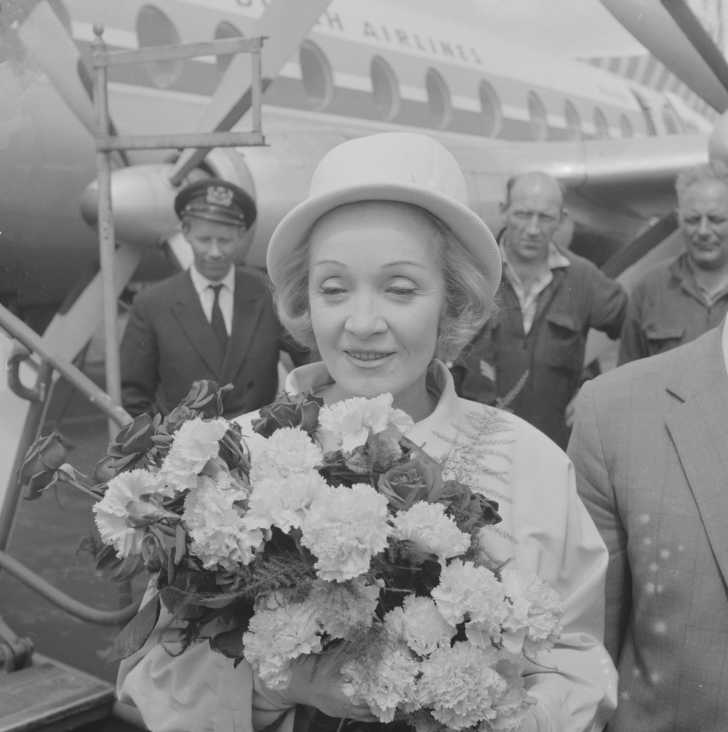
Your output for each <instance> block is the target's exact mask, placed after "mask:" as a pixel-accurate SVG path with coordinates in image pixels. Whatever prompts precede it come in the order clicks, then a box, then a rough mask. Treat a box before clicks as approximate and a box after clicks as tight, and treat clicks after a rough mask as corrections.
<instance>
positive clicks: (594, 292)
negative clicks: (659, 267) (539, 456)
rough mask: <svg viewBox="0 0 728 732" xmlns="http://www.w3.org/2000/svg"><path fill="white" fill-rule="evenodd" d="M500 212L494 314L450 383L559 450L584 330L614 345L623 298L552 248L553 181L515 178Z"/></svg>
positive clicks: (577, 260)
mask: <svg viewBox="0 0 728 732" xmlns="http://www.w3.org/2000/svg"><path fill="white" fill-rule="evenodd" d="M503 213H504V216H505V227H504V229H503V231H502V233H501V237H500V243H501V249H502V253H503V261H504V267H503V279H502V282H501V287H500V290H499V293H498V306H499V311H498V313H497V314H496V315H495V316H494V317H493V318H491V320H490V321H489V322H488V323H487V324H486V326H485V327H484V328H483V330H482V331H481V332H480V333H479V334H478V336H476V338H475V339H474V340H473V342H472V343H471V344H470V346H469V347H468V348H466V349H465V351H464V352H463V354H462V355H461V357H460V358H459V359H458V361H457V362H456V364H455V365H454V368H453V370H454V373H455V376H456V383H457V384H458V390H459V392H460V394H461V395H462V396H464V397H467V398H469V399H474V400H476V401H480V402H484V403H488V404H498V405H499V406H503V407H506V408H509V409H511V410H512V411H514V412H515V413H516V414H517V415H519V416H520V417H523V418H524V419H525V420H527V421H528V422H530V423H531V424H533V425H534V426H535V427H538V428H539V429H540V430H542V431H543V432H545V433H546V434H547V435H548V436H549V437H551V439H552V440H554V442H556V443H557V444H558V445H559V446H561V447H562V448H565V447H566V444H567V442H568V439H569V425H568V424H567V421H568V420H567V408H568V407H569V406H570V404H571V401H572V399H573V398H574V396H575V395H576V393H577V391H578V389H579V386H580V383H581V378H582V371H583V367H584V349H585V345H586V337H587V333H588V331H589V328H597V329H599V330H602V331H604V332H605V333H606V334H607V335H608V336H609V337H610V338H616V337H618V336H619V332H620V328H621V326H622V321H623V320H624V314H625V309H626V307H627V295H626V293H625V292H624V290H623V289H622V287H621V286H620V285H619V284H618V283H617V282H615V281H613V280H611V279H609V278H608V277H606V276H605V275H604V274H602V273H601V272H600V271H599V269H597V267H595V266H594V265H593V264H592V263H591V262H589V261H588V260H586V259H583V258H582V257H579V256H577V255H575V254H572V253H571V252H566V251H562V250H561V249H559V248H558V247H557V246H556V245H555V244H554V243H553V237H554V234H555V233H556V230H557V229H558V227H559V224H560V222H561V219H562V217H563V216H564V211H563V194H562V191H561V188H560V186H559V184H558V182H557V181H555V180H554V179H553V178H551V177H550V176H548V175H546V174H544V173H539V172H532V173H526V174H523V175H520V176H518V177H516V178H513V179H511V181H509V184H508V187H507V191H506V201H505V203H504V204H503Z"/></svg>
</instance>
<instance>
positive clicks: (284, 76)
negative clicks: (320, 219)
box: [0, 0, 728, 551]
mask: <svg viewBox="0 0 728 732" xmlns="http://www.w3.org/2000/svg"><path fill="white" fill-rule="evenodd" d="M605 4H607V5H608V4H609V3H607V2H606V0H605ZM610 9H611V8H610ZM283 19H285V20H286V22H285V23H283ZM625 22H627V23H631V24H632V25H634V22H635V21H634V18H632V19H631V20H630V19H629V18H628V19H627V20H626V21H625ZM97 24H102V26H103V34H102V36H101V37H102V38H103V41H104V43H105V44H106V46H107V47H108V49H110V50H127V49H135V48H139V47H147V46H158V45H177V44H181V43H192V42H200V41H205V40H211V39H216V38H217V39H221V38H231V37H235V36H238V35H243V36H246V37H248V36H256V35H266V33H263V32H262V31H266V30H268V31H271V30H272V31H274V32H272V33H269V34H268V35H270V37H269V39H268V40H266V45H264V54H263V55H264V67H263V75H264V82H265V86H266V91H265V95H264V98H263V130H264V134H265V139H266V142H267V145H266V146H259V147H246V148H235V149H230V148H227V149H215V150H212V151H211V152H209V154H207V155H197V154H195V153H194V152H192V151H189V150H185V151H178V150H177V151H175V150H172V151H170V150H164V151H143V152H138V151H137V152H127V153H125V154H122V155H119V156H115V158H114V166H115V170H114V172H113V175H112V188H113V210H114V227H115V233H116V237H117V239H118V241H119V243H120V246H119V249H118V251H117V254H118V257H117V259H118V261H117V265H119V266H118V268H117V289H118V290H119V291H121V290H123V289H124V287H125V286H126V284H127V283H128V282H129V281H130V280H131V279H132V277H133V278H134V279H135V280H137V281H141V282H144V281H150V280H154V279H158V278H160V277H162V276H165V275H166V274H168V273H170V272H171V271H173V269H174V268H175V267H178V266H184V264H185V262H187V261H188V258H189V253H188V252H187V251H186V250H185V247H184V242H183V240H182V239H181V237H180V234H179V231H178V228H177V222H176V220H175V218H174V214H173V209H172V199H173V196H174V193H175V190H176V188H177V187H178V186H179V184H180V183H181V182H182V181H184V180H189V179H190V178H191V177H195V176H200V175H210V174H214V175H219V176H221V177H224V178H227V179H230V180H232V181H234V182H236V183H238V184H239V185H241V186H242V187H243V188H246V189H247V190H248V191H249V192H251V193H252V194H253V195H254V197H255V198H256V201H257V204H258V210H259V216H258V220H257V223H256V227H255V231H254V234H253V236H254V239H253V245H252V248H251V250H250V254H249V258H248V263H249V264H252V265H254V266H256V265H257V266H262V265H263V262H264V255H265V246H266V242H267V240H268V238H269V236H270V233H271V232H272V230H273V228H274V226H275V224H276V223H277V221H278V220H280V218H281V217H282V216H283V215H284V213H285V212H286V211H287V210H288V209H290V208H291V207H292V206H293V205H294V204H295V203H297V202H298V201H300V200H301V199H302V198H303V197H304V196H305V193H306V189H307V185H308V181H309V179H310V176H311V173H312V171H313V169H314V167H315V165H316V164H317V162H318V160H319V159H320V158H321V156H322V155H323V154H324V153H325V152H326V151H327V150H328V149H329V148H330V147H332V146H334V145H335V144H337V143H339V142H341V141H342V140H343V139H346V138H348V137H355V136H360V135H365V134H370V133H374V132H378V131H383V130H395V129H396V130H402V129H409V130H417V131H424V132H427V133H428V134H432V135H433V136H435V137H437V138H438V139H439V140H441V141H442V142H443V143H444V144H445V145H446V146H447V147H448V148H449V149H450V150H451V151H452V152H453V154H454V155H455V157H456V158H457V159H458V160H459V162H460V163H461V165H462V167H463V169H464V171H465V173H466V177H467V180H468V185H469V190H470V195H471V205H472V207H473V208H474V209H475V210H476V211H477V212H478V213H479V214H480V215H481V216H482V217H483V218H484V219H485V221H486V222H487V223H488V224H489V225H491V227H492V228H494V229H497V228H498V226H499V223H500V221H499V203H500V201H501V200H502V196H503V190H504V185H505V182H506V180H507V179H508V178H509V177H510V176H511V175H513V174H514V173H517V172H519V171H524V170H531V169H541V170H544V171H546V172H549V173H551V174H552V175H554V176H555V177H556V178H558V179H559V180H560V181H561V182H562V183H563V185H564V187H565V190H566V207H567V210H568V212H569V218H568V222H569V223H568V228H567V229H566V230H565V231H564V232H563V236H564V241H565V242H566V243H568V244H569V245H570V246H572V248H573V249H574V250H575V251H579V252H582V253H586V254H587V255H588V256H591V257H592V258H593V259H594V260H595V261H597V262H598V263H600V264H605V263H606V264H608V263H609V262H610V261H613V260H614V259H615V258H616V259H619V258H620V256H621V255H622V253H623V252H624V251H625V249H629V245H630V243H631V242H634V241H635V240H640V239H641V238H642V237H644V236H648V238H649V234H650V232H653V234H655V233H656V234H659V236H660V238H659V243H658V245H657V246H654V244H655V243H657V242H656V241H651V242H650V243H649V246H648V247H643V248H640V249H638V251H639V253H640V254H643V253H644V252H645V251H646V249H648V248H649V250H650V251H649V253H648V254H646V255H645V256H643V257H641V259H640V260H639V262H637V263H636V264H635V262H634V258H632V259H630V258H629V257H628V258H627V259H626V260H625V259H624V258H622V266H623V268H625V267H627V265H632V266H631V267H627V269H626V271H625V272H624V275H623V276H624V277H625V280H626V281H627V282H628V281H629V278H630V276H631V277H634V276H636V274H637V273H638V272H639V270H640V268H641V267H644V266H646V263H648V262H652V261H656V260H657V259H658V258H661V257H665V256H669V255H670V254H672V253H674V252H675V251H676V248H677V247H678V246H679V238H678V237H675V236H671V229H670V228H669V227H668V228H667V229H665V228H664V227H663V228H660V226H659V224H660V222H662V221H664V217H665V216H666V215H667V214H669V212H670V211H671V210H672V208H673V207H674V198H673V192H672V183H673V180H674V177H675V175H676V174H677V173H678V172H679V171H680V170H681V169H683V168H685V167H687V166H690V165H695V164H698V163H701V162H705V161H707V159H708V144H707V143H708V135H709V134H710V133H711V131H712V130H713V129H714V128H713V119H709V118H707V117H705V116H704V115H703V114H702V113H701V112H699V111H697V110H695V109H691V107H690V106H689V105H687V104H686V103H684V102H682V101H681V100H679V99H678V98H676V97H675V96H673V95H670V94H668V93H664V92H660V91H658V90H656V89H653V88H650V87H647V86H644V85H641V84H639V83H637V82H635V81H634V80H629V79H625V78H622V77H618V76H615V75H614V74H610V73H608V72H606V71H604V70H601V69H597V68H593V67H590V66H588V65H586V64H584V63H581V62H579V61H570V60H566V59H563V58H561V59H554V58H550V57H545V56H544V55H543V54H539V53H537V52H535V51H533V50H531V49H526V48H520V47H518V46H517V45H516V44H514V43H512V42H510V41H509V40H508V39H504V38H501V37H500V36H499V34H498V29H497V28H488V27H486V28H472V27H464V26H459V25H457V24H456V23H453V22H439V21H438V22H434V21H433V20H432V19H431V18H428V17H426V16H419V15H417V14H413V13H411V12H403V11H398V10H397V8H396V4H394V3H391V2H385V0H368V2H367V3H361V2H356V0H333V1H332V2H321V1H320V0H318V1H316V0H308V1H307V2H302V0H297V1H296V3H295V6H294V5H292V4H291V3H288V4H285V3H284V2H282V0H278V1H277V2H276V0H154V2H153V3H152V2H147V1H145V0H125V1H124V2H123V3H119V2H113V1H112V0H40V1H39V2H38V0H31V1H30V2H24V1H23V0H17V1H16V2H15V3H12V2H7V1H6V2H3V3H2V4H1V5H0V166H2V167H1V169H2V170H3V176H2V178H1V179H0V229H1V230H2V233H0V302H2V303H3V304H4V305H7V306H9V307H10V308H11V309H12V310H13V311H14V312H16V313H18V314H20V315H21V316H22V318H23V319H24V320H25V321H26V322H28V323H30V324H32V325H33V326H34V327H35V329H36V330H37V331H39V332H43V336H42V343H43V344H44V345H45V346H46V349H47V350H48V351H49V352H50V353H52V354H55V355H56V356H57V357H58V358H59V359H62V360H66V361H71V360H72V359H73V358H75V357H76V356H77V354H78V353H79V352H80V351H81V349H82V348H83V347H84V345H85V344H86V343H87V342H88V340H89V339H90V337H91V335H92V334H93V332H94V331H95V329H96V328H97V326H98V323H99V322H100V319H101V306H100V303H101V299H100V290H99V288H98V275H96V271H97V269H98V265H97V259H98V242H97V237H96V234H95V232H94V230H93V225H94V224H95V223H96V216H97V211H96V203H97V187H96V184H95V182H94V181H95V180H96V176H97V168H96V164H95V162H96V160H95V143H94V132H95V118H94V114H93V107H92V105H91V102H90V100H89V98H88V96H87V93H86V89H85V87H84V83H87V82H88V77H89V72H88V68H89V67H90V60H91V57H92V53H93V48H94V44H95V43H97V42H98V35H97V34H96V32H95V26H96V25H97ZM284 28H285V32H284ZM96 30H98V29H96ZM658 51H659V56H660V57H661V58H662V60H663V62H666V65H668V64H671V63H672V61H671V59H670V58H669V54H666V53H665V50H664V48H662V49H657V50H656V51H655V55H658ZM266 53H268V55H267V56H266ZM84 69H85V71H84ZM678 71H679V70H676V71H675V73H676V74H677V73H678ZM233 72H234V73H233ZM678 75H679V74H678ZM248 78H249V68H248V67H247V66H246V61H245V60H244V59H242V58H238V57H236V58H229V57H218V58H211V57H203V58H199V59H193V60H185V61H177V60H175V61H163V62H152V63H148V64H146V65H142V66H132V65H130V66H124V67H118V68H116V69H114V70H112V73H111V75H110V79H109V95H110V109H111V116H112V119H113V124H114V127H115V128H116V129H117V130H119V131H120V132H122V133H124V134H132V133H137V134H163V133H169V132H192V131H195V130H212V129H230V127H232V126H233V125H235V124H237V123H238V117H239V115H237V116H236V115H235V114H230V110H231V109H232V108H235V107H241V98H242V96H244V95H243V94H242V91H244V90H245V88H246V86H247V84H248ZM241 80H242V81H241ZM691 83H693V84H695V85H696V87H697V86H699V85H698V84H697V83H696V82H695V80H691ZM700 91H701V96H702V97H703V98H705V97H707V98H708V100H709V102H710V103H711V105H712V106H713V107H714V108H716V109H718V110H719V111H722V109H724V108H725V107H726V106H728V96H726V98H725V99H724V98H722V97H721V96H720V92H721V91H722V93H723V94H726V93H725V90H724V89H723V88H722V87H721V88H719V89H718V92H716V91H715V90H704V89H700ZM242 111H244V105H242ZM245 124H246V120H245V119H243V121H242V122H241V123H240V126H241V128H245ZM716 129H718V132H719V134H718V136H717V138H716V137H715V133H713V134H714V141H715V140H716V139H718V141H719V142H720V141H728V131H727V130H725V129H723V128H722V127H720V126H719V127H718V128H716ZM716 144H717V143H716ZM171 179H172V180H171ZM89 223H90V224H91V225H92V226H89ZM651 238H652V239H655V235H653V236H652V237H651ZM663 239H664V241H662V240H663ZM95 275H96V279H94V280H92V282H91V284H89V280H90V279H91V278H93V277H94V276H95ZM94 283H96V284H94ZM79 293H80V294H79ZM74 295H78V297H76V298H75V299H74ZM61 303H63V307H62V308H61V310H57V309H58V307H59V305H60V304H61ZM49 321H50V322H49ZM1 333H2V332H1V330H0V336H1ZM3 348H4V349H5V355H8V354H9V353H10V350H11V340H10V339H9V338H4V340H3V338H2V337H0V356H2V355H3ZM23 377H24V379H28V380H30V381H32V380H33V378H35V368H34V367H33V365H32V362H31V363H26V364H25V367H24V370H23ZM3 386H4V385H3V384H2V383H0V412H2V414H3V415H4V419H3V424H2V425H0V437H2V438H3V440H4V442H5V444H6V445H10V446H13V447H14V446H15V445H16V444H17V441H18V436H17V435H18V434H19V433H20V432H21V429H22V426H23V424H25V420H26V414H27V410H28V408H27V403H25V402H22V401H21V400H19V399H18V398H17V397H16V396H15V395H14V394H13V393H12V392H11V391H10V389H9V388H7V386H5V388H3ZM6 415H7V416H6ZM4 449H5V453H4V456H5V459H3V460H0V551H2V550H3V548H4V539H5V538H7V537H3V536H2V533H3V520H2V519H3V515H2V510H1V509H2V508H3V506H5V508H6V509H7V506H8V505H9V504H10V503H12V500H17V493H15V494H13V496H11V492H12V491H11V489H10V488H6V486H9V485H10V483H12V481H11V477H12V475H13V468H12V465H13V461H12V459H10V457H11V451H10V448H8V447H6V448H4Z"/></svg>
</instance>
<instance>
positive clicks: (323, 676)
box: [286, 648, 377, 722]
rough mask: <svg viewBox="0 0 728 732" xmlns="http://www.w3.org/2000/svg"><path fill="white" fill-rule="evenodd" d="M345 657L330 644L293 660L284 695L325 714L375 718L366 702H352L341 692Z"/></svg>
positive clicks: (363, 718) (362, 720)
mask: <svg viewBox="0 0 728 732" xmlns="http://www.w3.org/2000/svg"><path fill="white" fill-rule="evenodd" d="M345 660H346V656H345V655H344V654H342V653H341V652H340V650H339V649H338V648H330V649H328V650H327V651H325V652H324V653H321V654H317V655H311V656H305V657H303V658H300V659H298V660H296V661H294V662H293V665H292V667H291V683H290V685H289V687H288V690H287V692H286V696H287V697H288V698H289V699H291V701H293V702H295V703H296V704H305V705H307V706H311V707H316V709H318V710H320V711H322V712H323V713H324V714H327V715H328V716H329V717H343V718H347V719H354V720H356V721H358V722H376V721H377V718H376V717H375V716H374V715H373V714H372V713H371V711H370V709H369V707H368V706H367V705H366V704H353V703H352V702H351V700H350V699H349V697H347V696H346V694H345V693H344V689H343V682H342V678H341V665H342V663H344V662H345Z"/></svg>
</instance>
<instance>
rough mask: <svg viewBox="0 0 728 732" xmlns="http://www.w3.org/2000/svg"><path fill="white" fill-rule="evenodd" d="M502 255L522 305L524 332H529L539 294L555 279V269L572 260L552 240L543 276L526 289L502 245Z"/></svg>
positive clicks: (509, 278)
mask: <svg viewBox="0 0 728 732" xmlns="http://www.w3.org/2000/svg"><path fill="white" fill-rule="evenodd" d="M501 256H502V258H503V273H504V275H505V277H506V278H507V279H508V281H509V282H510V283H511V286H512V287H513V291H514V292H515V293H516V297H517V298H518V303H519V305H520V306H521V315H522V317H523V332H524V333H526V334H528V332H529V331H530V330H531V326H532V325H533V320H534V318H535V317H536V311H537V310H538V297H539V295H540V294H541V293H542V292H543V291H544V290H545V289H546V288H547V287H548V286H549V285H550V284H551V282H552V281H553V279H554V274H553V273H554V270H555V269H562V268H564V267H569V266H570V265H571V262H569V260H568V259H567V258H566V257H565V256H564V255H563V254H562V253H561V252H560V251H559V250H558V248H557V247H556V245H555V244H554V243H553V242H552V243H551V244H549V256H548V260H547V262H546V267H545V269H544V271H543V272H542V273H541V276H540V277H539V278H538V279H537V280H536V281H535V282H534V283H533V284H532V285H531V288H530V289H526V287H525V285H524V284H523V282H521V278H520V277H519V276H518V275H517V274H516V270H515V269H513V265H511V263H510V262H509V261H508V254H507V252H506V249H505V247H504V246H502V245H501Z"/></svg>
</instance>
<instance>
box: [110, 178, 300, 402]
mask: <svg viewBox="0 0 728 732" xmlns="http://www.w3.org/2000/svg"><path fill="white" fill-rule="evenodd" d="M175 211H176V212H177V215H178V216H179V217H180V219H181V221H182V231H183V233H184V235H185V238H186V239H187V241H188V242H189V244H190V246H191V247H192V251H193V255H194V261H193V264H192V266H191V267H190V269H189V270H187V271H186V272H181V273H179V274H176V275H173V276H172V277H170V278H168V279H166V280H163V281H162V282H159V283H156V284H154V285H152V286H150V287H149V288H147V289H145V290H143V291H142V292H141V293H140V294H139V295H137V297H136V298H135V300H134V305H133V307H132V311H131V315H130V317H129V322H128V324H127V327H126V330H125V332H124V337H123V340H122V344H121V379H122V403H123V406H124V408H125V409H126V410H127V411H128V412H129V413H130V414H132V415H137V414H139V413H141V412H147V411H157V410H158V411H161V412H162V413H167V412H169V410H171V409H172V408H173V407H174V406H176V405H177V404H178V403H179V401H180V400H181V399H182V397H184V396H185V394H186V393H187V391H188V390H189V388H190V385H191V384H192V382H193V381H196V380H198V379H212V380H214V381H217V382H218V384H219V385H220V386H223V385H225V384H228V383H230V384H232V385H233V389H232V390H231V391H229V392H227V393H226V394H225V397H224V401H223V406H224V412H225V416H235V415H238V414H241V413H243V412H248V411H251V410H254V409H257V408H259V407H261V406H263V405H265V404H267V403H268V402H270V401H272V399H273V398H274V397H275V394H276V389H277V385H278V357H279V351H280V350H281V348H283V349H285V350H288V351H289V352H291V354H292V355H293V357H294V360H295V361H296V362H300V361H301V360H302V359H303V351H301V350H297V349H296V348H295V347H294V346H293V345H292V343H291V342H290V341H287V340H286V339H285V338H284V334H283V329H282V327H281V325H280V323H279V322H278V318H277V317H276V314H275V311H274V308H273V302H272V298H271V295H270V292H269V289H268V287H267V284H266V281H265V277H264V276H263V275H262V274H259V273H257V272H255V271H253V270H250V269H246V268H243V267H235V264H234V262H235V259H236V257H238V256H242V255H244V253H245V247H246V245H247V244H248V242H249V236H247V232H248V230H249V229H250V227H251V226H252V224H253V222H254V221H255V217H256V207H255V202H254V201H253V199H252V198H251V197H250V196H249V195H248V194H247V193H246V192H245V191H244V190H242V189H241V188H238V187H237V186H235V185H233V184H231V183H228V182H226V181H223V180H218V179H205V180H202V181H198V182H196V183H192V184H191V185H189V186H187V187H186V188H184V189H183V190H182V191H180V193H179V194H178V195H177V197H176V199H175Z"/></svg>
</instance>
